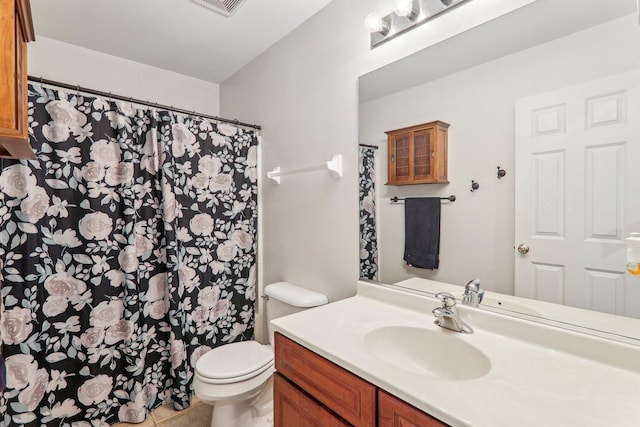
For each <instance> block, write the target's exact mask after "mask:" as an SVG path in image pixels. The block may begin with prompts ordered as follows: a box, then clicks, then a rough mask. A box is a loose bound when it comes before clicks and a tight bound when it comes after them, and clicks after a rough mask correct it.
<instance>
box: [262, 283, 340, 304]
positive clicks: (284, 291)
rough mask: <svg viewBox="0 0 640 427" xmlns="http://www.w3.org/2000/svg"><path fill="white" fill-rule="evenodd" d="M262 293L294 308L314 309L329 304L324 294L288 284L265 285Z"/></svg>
mask: <svg viewBox="0 0 640 427" xmlns="http://www.w3.org/2000/svg"><path fill="white" fill-rule="evenodd" d="M264 293H265V295H267V296H268V297H269V298H275V299H277V300H278V301H282V302H284V303H286V304H289V305H292V306H294V307H316V306H318V305H324V304H326V303H328V302H329V299H328V298H327V296H326V295H325V294H321V293H320V292H316V291H312V290H310V289H305V288H301V287H300V286H296V285H294V284H292V283H289V282H277V283H272V284H270V285H267V286H266V287H265V288H264Z"/></svg>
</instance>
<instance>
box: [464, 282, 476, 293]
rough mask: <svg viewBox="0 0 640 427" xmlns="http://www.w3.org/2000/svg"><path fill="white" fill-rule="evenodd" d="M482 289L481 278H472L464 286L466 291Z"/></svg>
mask: <svg viewBox="0 0 640 427" xmlns="http://www.w3.org/2000/svg"><path fill="white" fill-rule="evenodd" d="M479 290H480V279H472V280H469V282H468V283H467V284H466V285H465V286H464V291H465V292H469V291H472V292H478V291H479Z"/></svg>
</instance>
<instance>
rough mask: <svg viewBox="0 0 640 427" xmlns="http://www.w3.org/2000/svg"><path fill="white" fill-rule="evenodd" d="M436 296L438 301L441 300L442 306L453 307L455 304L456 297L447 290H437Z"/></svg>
mask: <svg viewBox="0 0 640 427" xmlns="http://www.w3.org/2000/svg"><path fill="white" fill-rule="evenodd" d="M436 298H438V299H439V300H440V301H442V306H443V307H447V308H449V307H453V306H454V305H456V298H455V297H454V296H453V295H452V294H450V293H449V292H438V293H437V294H436Z"/></svg>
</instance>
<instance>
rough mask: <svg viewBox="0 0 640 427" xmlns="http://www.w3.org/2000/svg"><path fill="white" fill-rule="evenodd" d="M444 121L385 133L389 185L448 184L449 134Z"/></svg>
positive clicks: (447, 126)
mask: <svg viewBox="0 0 640 427" xmlns="http://www.w3.org/2000/svg"><path fill="white" fill-rule="evenodd" d="M448 128H449V125H448V124H447V123H444V122H441V121H435V122H429V123H424V124H421V125H417V126H411V127H407V128H402V129H396V130H390V131H388V132H386V134H387V140H388V144H389V145H388V149H389V150H388V166H389V167H388V170H389V180H388V182H387V184H388V185H407V184H439V183H448V182H449V180H448V177H447V133H448Z"/></svg>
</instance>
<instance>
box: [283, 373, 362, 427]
mask: <svg viewBox="0 0 640 427" xmlns="http://www.w3.org/2000/svg"><path fill="white" fill-rule="evenodd" d="M273 421H274V427H294V426H295V427H348V426H349V424H347V423H345V422H344V421H342V420H341V419H340V418H338V417H336V416H335V415H334V414H332V413H331V412H329V411H328V410H327V409H326V408H325V407H323V406H322V405H320V404H319V403H317V402H316V401H315V400H313V399H311V398H310V397H309V396H307V395H306V394H305V393H304V392H303V391H301V390H299V389H298V388H297V387H296V386H294V385H292V384H291V383H289V381H287V380H286V379H285V378H284V377H283V376H282V375H280V374H277V373H276V374H275V375H274V378H273Z"/></svg>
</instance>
